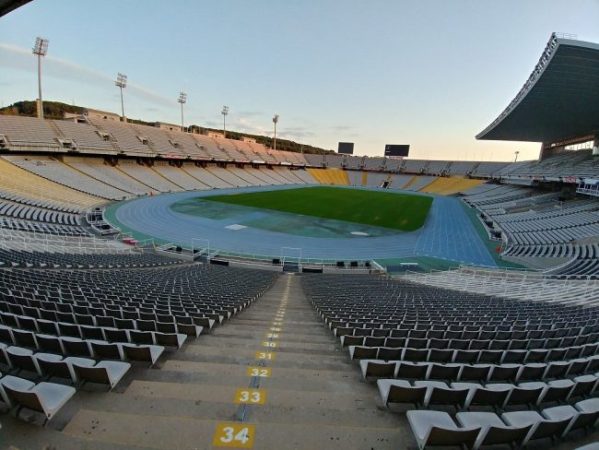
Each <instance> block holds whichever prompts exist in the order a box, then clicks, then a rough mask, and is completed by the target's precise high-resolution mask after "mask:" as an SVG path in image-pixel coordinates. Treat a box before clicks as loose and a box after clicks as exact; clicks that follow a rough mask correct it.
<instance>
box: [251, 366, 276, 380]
mask: <svg viewBox="0 0 599 450" xmlns="http://www.w3.org/2000/svg"><path fill="white" fill-rule="evenodd" d="M247 374H248V376H249V377H262V378H268V377H270V375H271V374H272V371H271V369H270V367H248V368H247Z"/></svg>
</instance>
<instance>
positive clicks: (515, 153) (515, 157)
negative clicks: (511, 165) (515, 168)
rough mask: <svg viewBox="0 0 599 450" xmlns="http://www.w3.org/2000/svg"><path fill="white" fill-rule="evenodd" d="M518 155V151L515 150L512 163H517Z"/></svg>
mask: <svg viewBox="0 0 599 450" xmlns="http://www.w3.org/2000/svg"><path fill="white" fill-rule="evenodd" d="M519 154H520V150H516V151H515V152H514V162H518V155H519Z"/></svg>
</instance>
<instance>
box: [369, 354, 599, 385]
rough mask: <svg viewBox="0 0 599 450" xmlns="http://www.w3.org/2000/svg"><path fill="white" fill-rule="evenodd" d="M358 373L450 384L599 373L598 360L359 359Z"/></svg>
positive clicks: (597, 358) (545, 378)
mask: <svg viewBox="0 0 599 450" xmlns="http://www.w3.org/2000/svg"><path fill="white" fill-rule="evenodd" d="M360 370H361V372H362V377H363V378H364V379H365V380H368V379H372V378H407V379H414V380H450V381H482V382H484V381H489V382H497V381H508V380H511V381H525V380H526V381H528V380H548V379H555V378H562V377H572V376H574V375H581V374H586V373H593V372H595V371H597V370H599V357H598V356H593V357H588V358H578V359H573V360H571V361H559V362H553V363H549V364H545V363H529V364H497V365H496V364H456V363H448V364H442V363H422V362H412V361H384V360H380V359H363V360H361V361H360Z"/></svg>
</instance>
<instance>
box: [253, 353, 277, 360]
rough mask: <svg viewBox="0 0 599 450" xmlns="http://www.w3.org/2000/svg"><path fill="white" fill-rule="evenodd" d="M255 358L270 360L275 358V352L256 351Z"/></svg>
mask: <svg viewBox="0 0 599 450" xmlns="http://www.w3.org/2000/svg"><path fill="white" fill-rule="evenodd" d="M256 359H267V360H269V361H272V360H273V359H275V354H274V353H273V352H256Z"/></svg>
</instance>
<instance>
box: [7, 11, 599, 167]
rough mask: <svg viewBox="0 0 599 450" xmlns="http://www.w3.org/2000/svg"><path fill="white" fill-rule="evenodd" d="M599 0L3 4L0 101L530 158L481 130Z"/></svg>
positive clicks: (586, 32)
mask: <svg viewBox="0 0 599 450" xmlns="http://www.w3.org/2000/svg"><path fill="white" fill-rule="evenodd" d="M598 17H599V0H572V1H557V0H501V1H497V0H413V1H402V0H371V1H366V0H251V1H248V0H172V1H163V0H103V1H93V0H34V1H33V2H31V3H29V4H28V5H25V6H24V7H22V8H20V9H18V10H16V11H14V12H12V13H10V14H8V15H7V16H4V17H3V18H1V19H0V68H1V69H2V70H0V104H2V105H4V106H6V105H8V104H10V103H13V102H14V101H18V100H22V99H34V98H35V97H36V72H35V60H34V57H33V56H32V55H31V47H32V45H33V42H34V40H35V37H36V36H38V35H39V36H43V37H45V38H47V39H49V41H50V44H49V51H48V57H47V58H46V60H45V61H44V71H45V77H44V97H45V99H51V100H60V101H64V102H67V103H73V102H74V103H75V104H77V105H82V106H88V107H93V108H97V109H103V110H108V111H114V112H118V111H119V109H120V104H119V96H118V90H117V88H116V87H115V86H114V83H113V80H114V78H115V76H116V73H117V72H122V73H125V74H127V75H128V78H129V83H130V86H129V87H128V88H127V89H126V90H125V109H126V113H127V116H129V117H134V118H140V119H144V120H160V121H166V122H174V123H178V122H179V108H178V104H177V102H176V98H177V96H178V93H179V91H180V90H184V91H186V92H187V93H188V104H187V105H186V122H187V123H188V124H189V123H196V124H199V125H204V126H212V127H220V126H221V123H222V116H221V115H220V111H221V108H222V105H228V106H229V107H230V114H229V117H228V123H229V126H228V128H231V129H236V130H240V131H247V132H252V133H257V134H270V133H272V122H271V119H272V116H273V114H275V113H278V114H279V115H280V122H279V127H278V129H279V134H280V135H281V136H282V137H287V138H290V139H294V140H298V141H301V142H306V143H310V144H314V145H318V146H322V147H324V148H330V149H335V148H336V147H337V142H338V141H352V142H355V143H356V153H358V154H366V155H371V156H375V155H382V152H383V147H384V145H385V144H386V143H398V144H403V143H408V144H411V146H412V148H411V156H412V157H417V158H428V159H456V160H459V159H476V160H508V159H512V158H513V155H514V151H515V150H519V151H520V159H523V158H529V159H530V158H535V157H536V156H537V154H538V150H539V147H540V146H539V144H535V143H532V144H531V143H514V142H488V141H476V140H475V139H474V135H475V134H476V133H478V132H479V131H481V130H482V129H483V128H484V127H486V126H487V125H488V124H489V123H490V122H491V121H492V120H493V119H494V118H495V117H496V116H497V115H498V114H499V113H500V112H501V111H502V110H503V108H504V107H505V106H506V105H507V104H508V103H509V101H510V100H511V99H512V98H513V96H514V95H515V94H516V93H517V91H518V90H519V89H520V87H521V86H522V84H523V83H524V82H525V81H526V78H527V77H528V76H529V74H530V72H531V71H532V69H533V67H534V65H535V64H536V62H537V60H538V58H539V56H540V54H541V52H542V50H543V48H544V46H545V44H546V42H547V40H548V38H549V36H550V34H551V32H552V31H558V32H564V33H573V34H576V35H577V36H578V38H579V39H581V40H587V41H593V42H599V28H598V27H597V18H598Z"/></svg>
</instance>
